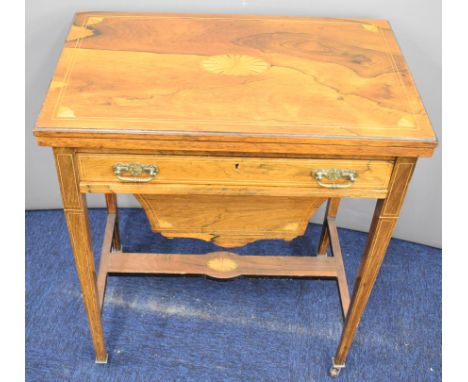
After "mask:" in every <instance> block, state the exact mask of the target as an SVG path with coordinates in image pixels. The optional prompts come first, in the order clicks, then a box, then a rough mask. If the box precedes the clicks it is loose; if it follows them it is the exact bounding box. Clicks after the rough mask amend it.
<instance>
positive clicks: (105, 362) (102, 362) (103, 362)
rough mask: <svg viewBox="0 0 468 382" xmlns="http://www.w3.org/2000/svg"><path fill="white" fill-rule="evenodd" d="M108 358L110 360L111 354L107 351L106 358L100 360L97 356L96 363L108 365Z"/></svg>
mask: <svg viewBox="0 0 468 382" xmlns="http://www.w3.org/2000/svg"><path fill="white" fill-rule="evenodd" d="M108 360H109V354H108V353H106V359H104V360H98V359H97V358H96V363H97V364H101V365H106V364H107V361H108Z"/></svg>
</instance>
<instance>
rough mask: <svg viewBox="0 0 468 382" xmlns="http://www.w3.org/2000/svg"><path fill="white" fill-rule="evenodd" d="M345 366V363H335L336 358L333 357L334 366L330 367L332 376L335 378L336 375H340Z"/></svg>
mask: <svg viewBox="0 0 468 382" xmlns="http://www.w3.org/2000/svg"><path fill="white" fill-rule="evenodd" d="M344 368H345V364H342V365H337V364H336V363H335V358H332V367H331V368H330V370H329V371H328V373H329V374H330V377H333V378H335V377H338V375H340V371H341V369H344Z"/></svg>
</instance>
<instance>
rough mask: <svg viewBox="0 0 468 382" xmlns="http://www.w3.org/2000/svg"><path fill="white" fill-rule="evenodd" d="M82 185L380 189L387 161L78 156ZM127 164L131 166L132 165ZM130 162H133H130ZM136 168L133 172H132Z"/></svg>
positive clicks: (385, 182) (389, 164)
mask: <svg viewBox="0 0 468 382" xmlns="http://www.w3.org/2000/svg"><path fill="white" fill-rule="evenodd" d="M78 164H79V169H80V181H81V182H85V183H92V182H105V183H114V184H115V183H125V184H128V185H131V184H133V183H134V184H139V185H140V187H144V185H145V184H147V185H150V184H194V185H196V184H199V185H207V184H212V185H217V184H220V185H244V186H249V185H252V186H253V185H257V186H269V187H270V186H272V187H284V186H286V187H288V186H295V187H307V188H317V189H330V190H332V189H348V188H349V189H362V190H371V189H372V190H382V191H383V190H386V189H387V187H388V182H389V179H390V175H391V171H392V168H393V162H392V161H383V160H354V159H352V160H351V159H350V160H346V159H278V158H251V157H209V156H178V155H137V154H128V155H127V154H91V153H80V154H78ZM132 164H133V168H132ZM134 164H137V165H136V166H135V165H134ZM135 169H136V170H135Z"/></svg>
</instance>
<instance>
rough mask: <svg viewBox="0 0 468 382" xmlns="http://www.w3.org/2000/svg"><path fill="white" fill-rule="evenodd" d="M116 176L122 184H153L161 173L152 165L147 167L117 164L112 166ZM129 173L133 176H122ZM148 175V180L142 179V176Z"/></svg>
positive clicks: (139, 164)
mask: <svg viewBox="0 0 468 382" xmlns="http://www.w3.org/2000/svg"><path fill="white" fill-rule="evenodd" d="M112 170H113V171H114V174H115V176H116V177H117V179H118V180H120V181H122V182H136V183H148V182H151V181H152V180H153V179H154V177H155V176H156V175H158V173H159V167H158V166H154V165H152V164H150V165H145V164H141V163H128V164H125V163H117V164H115V165H113V166H112ZM125 172H128V173H130V174H131V175H133V176H122V173H125ZM144 173H146V174H148V175H149V176H148V177H146V178H141V177H140V175H142V174H144Z"/></svg>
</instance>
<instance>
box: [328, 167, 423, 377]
mask: <svg viewBox="0 0 468 382" xmlns="http://www.w3.org/2000/svg"><path fill="white" fill-rule="evenodd" d="M415 164H416V160H415V159H413V158H399V159H398V160H397V161H396V163H395V167H394V170H393V173H392V178H391V180H390V184H389V192H388V194H387V197H386V198H385V199H382V200H379V201H378V202H377V205H376V208H375V212H374V217H373V219H372V224H371V228H370V231H369V237H368V241H367V246H366V250H365V252H364V256H363V258H362V260H361V265H360V268H359V271H358V275H357V278H356V282H355V284H354V290H353V295H352V298H351V304H350V307H349V310H348V314H347V316H346V321H345V325H344V328H343V332H342V334H341V339H340V343H339V345H338V349H337V351H336V354H335V357H334V359H333V365H332V367H331V369H330V375H331V376H337V375H338V374H339V372H340V370H341V369H342V368H344V366H345V361H346V357H347V355H348V352H349V349H350V347H351V344H352V341H353V338H354V335H355V334H356V330H357V328H358V326H359V322H360V320H361V317H362V314H363V312H364V309H365V307H366V304H367V301H368V299H369V296H370V294H371V291H372V287H373V286H374V283H375V280H376V279H377V275H378V273H379V270H380V266H381V265H382V262H383V259H384V256H385V252H386V250H387V247H388V244H389V242H390V239H391V237H392V233H393V229H394V227H395V224H396V222H397V219H398V216H399V213H400V209H401V206H402V204H403V200H404V197H405V194H406V189H407V187H408V183H409V181H410V179H411V175H412V173H413V169H414V166H415Z"/></svg>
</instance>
